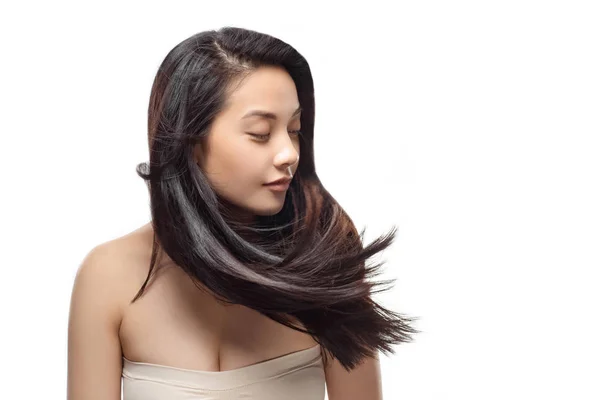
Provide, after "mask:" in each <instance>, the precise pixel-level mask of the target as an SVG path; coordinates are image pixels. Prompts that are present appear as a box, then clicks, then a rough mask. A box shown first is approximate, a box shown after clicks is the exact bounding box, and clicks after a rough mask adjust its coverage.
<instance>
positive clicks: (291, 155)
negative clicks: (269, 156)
mask: <svg viewBox="0 0 600 400" xmlns="http://www.w3.org/2000/svg"><path fill="white" fill-rule="evenodd" d="M299 160H300V155H299V154H298V152H297V151H296V148H295V147H294V145H293V144H292V143H291V142H290V141H288V142H287V143H286V146H285V147H284V148H283V149H281V150H280V151H279V152H278V153H277V155H276V156H275V166H276V167H277V168H278V169H284V168H287V169H289V171H288V173H289V174H290V175H293V174H294V171H295V168H296V167H295V164H297V163H298V161H299Z"/></svg>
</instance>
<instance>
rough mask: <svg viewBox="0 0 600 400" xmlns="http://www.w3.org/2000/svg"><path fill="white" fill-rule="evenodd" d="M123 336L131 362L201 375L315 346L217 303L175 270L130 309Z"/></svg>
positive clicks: (306, 337)
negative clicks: (204, 372)
mask: <svg viewBox="0 0 600 400" xmlns="http://www.w3.org/2000/svg"><path fill="white" fill-rule="evenodd" d="M274 301H276V300H274ZM119 336H120V340H121V347H122V351H123V356H124V357H126V358H127V359H129V360H133V361H139V362H146V363H152V364H158V365H167V366H173V367H177V368H184V369H193V370H199V371H226V370H234V369H237V368H241V367H245V366H248V365H252V364H256V363H259V362H261V361H264V360H269V359H273V358H276V357H279V356H281V355H284V354H288V353H292V352H295V351H300V350H303V349H306V348H309V347H312V346H315V345H316V344H317V342H315V341H314V339H313V338H312V337H311V336H310V335H307V334H304V333H302V332H298V331H296V330H293V329H291V328H288V327H286V326H284V325H281V324H279V323H277V322H275V321H273V320H271V319H269V318H267V317H265V316H264V315H262V314H260V313H258V312H257V311H255V310H252V309H250V308H247V307H244V306H240V305H222V304H220V303H218V302H217V301H216V300H215V299H214V298H213V297H211V296H210V295H209V294H207V293H204V292H202V291H200V290H199V289H198V288H197V287H196V286H195V285H194V284H193V282H192V281H191V280H190V279H189V277H187V275H185V274H184V273H183V272H182V271H180V270H177V269H172V270H169V271H166V272H161V274H160V275H159V276H158V278H157V279H156V280H155V281H153V283H152V284H151V285H149V286H148V287H147V290H146V292H145V294H144V296H142V297H141V298H140V299H138V300H137V301H136V302H135V303H133V304H130V305H129V306H128V307H127V309H126V310H125V312H124V315H123V320H122V323H121V329H120V332H119Z"/></svg>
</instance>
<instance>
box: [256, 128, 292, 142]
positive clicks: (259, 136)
mask: <svg viewBox="0 0 600 400" xmlns="http://www.w3.org/2000/svg"><path fill="white" fill-rule="evenodd" d="M289 132H293V133H295V134H296V135H298V136H300V135H302V131H301V130H299V129H298V130H295V131H289ZM248 134H249V135H250V136H254V137H256V138H259V139H261V140H262V141H265V140H264V139H265V138H268V137H269V136H271V134H270V133H269V134H266V135H257V134H254V133H248Z"/></svg>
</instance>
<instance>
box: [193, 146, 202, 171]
mask: <svg viewBox="0 0 600 400" xmlns="http://www.w3.org/2000/svg"><path fill="white" fill-rule="evenodd" d="M192 154H193V157H194V162H195V163H196V165H197V166H199V167H201V166H202V160H203V159H204V152H203V148H202V143H201V141H200V140H199V141H198V142H196V144H194V147H193V150H192Z"/></svg>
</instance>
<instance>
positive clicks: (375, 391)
mask: <svg viewBox="0 0 600 400" xmlns="http://www.w3.org/2000/svg"><path fill="white" fill-rule="evenodd" d="M325 380H326V382H327V397H328V399H329V400H382V399H383V394H382V388H381V366H380V363H379V357H376V358H366V359H365V360H363V362H362V363H361V364H359V365H358V366H357V367H356V368H355V369H353V370H352V371H350V372H348V371H346V370H345V369H344V367H342V365H341V364H340V363H339V361H338V360H336V359H335V358H334V359H330V360H329V363H328V365H327V366H326V367H325Z"/></svg>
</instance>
